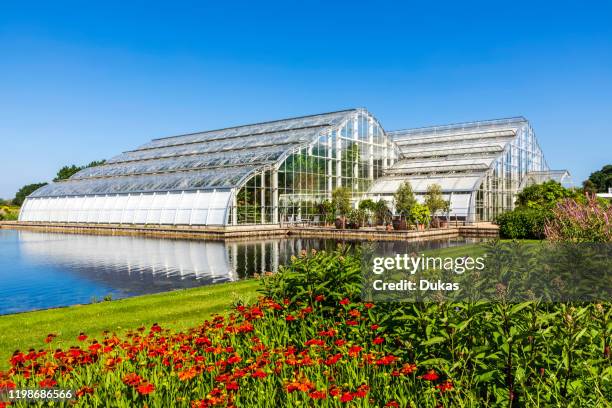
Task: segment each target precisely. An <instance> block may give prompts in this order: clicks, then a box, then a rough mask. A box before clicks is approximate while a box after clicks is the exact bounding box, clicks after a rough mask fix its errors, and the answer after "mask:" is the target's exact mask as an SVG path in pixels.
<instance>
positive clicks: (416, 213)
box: [410, 203, 431, 225]
mask: <svg viewBox="0 0 612 408" xmlns="http://www.w3.org/2000/svg"><path fill="white" fill-rule="evenodd" d="M430 219H431V213H430V212H429V208H427V206H426V205H425V204H419V203H415V204H414V205H413V206H412V207H411V208H410V221H412V222H414V223H415V224H417V225H427V224H429V220H430Z"/></svg>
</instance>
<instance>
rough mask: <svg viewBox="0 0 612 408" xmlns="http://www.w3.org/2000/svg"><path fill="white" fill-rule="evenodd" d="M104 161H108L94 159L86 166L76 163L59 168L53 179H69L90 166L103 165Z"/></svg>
mask: <svg viewBox="0 0 612 408" xmlns="http://www.w3.org/2000/svg"><path fill="white" fill-rule="evenodd" d="M104 163H106V160H94V161H92V162H91V163H89V164H87V165H85V166H80V167H78V166H75V165H74V164H73V165H70V166H64V167H62V168H61V169H59V170H58V172H57V175H56V176H55V178H54V179H53V181H60V180H67V179H69V178H70V177H72V176H74V175H75V174H76V173H78V172H79V171H81V170H83V169H86V168H88V167H96V166H101V165H102V164H104Z"/></svg>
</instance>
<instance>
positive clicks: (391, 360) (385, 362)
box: [376, 355, 397, 365]
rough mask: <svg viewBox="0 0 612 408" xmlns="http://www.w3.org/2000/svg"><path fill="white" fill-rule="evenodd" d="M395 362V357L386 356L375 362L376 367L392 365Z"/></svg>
mask: <svg viewBox="0 0 612 408" xmlns="http://www.w3.org/2000/svg"><path fill="white" fill-rule="evenodd" d="M395 360H397V357H395V356H392V355H388V356H384V357H382V358H380V359H378V360H377V361H376V364H377V365H389V364H393V363H394V362H395Z"/></svg>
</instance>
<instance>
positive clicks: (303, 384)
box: [287, 378, 315, 393]
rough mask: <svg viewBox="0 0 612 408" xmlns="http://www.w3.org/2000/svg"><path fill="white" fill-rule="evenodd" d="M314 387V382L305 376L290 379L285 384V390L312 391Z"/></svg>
mask: <svg viewBox="0 0 612 408" xmlns="http://www.w3.org/2000/svg"><path fill="white" fill-rule="evenodd" d="M314 389H315V386H314V384H313V383H312V382H311V381H309V380H308V379H307V378H301V379H299V380H294V381H291V382H290V383H289V384H287V392H290V393H291V392H295V391H302V392H310V391H313V390H314Z"/></svg>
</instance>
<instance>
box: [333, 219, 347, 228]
mask: <svg viewBox="0 0 612 408" xmlns="http://www.w3.org/2000/svg"><path fill="white" fill-rule="evenodd" d="M334 223H335V225H336V229H344V228H345V227H346V219H345V218H344V217H338V218H336V221H335V222H334Z"/></svg>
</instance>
